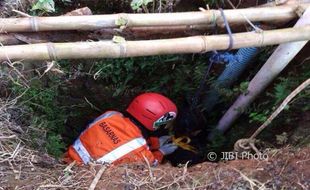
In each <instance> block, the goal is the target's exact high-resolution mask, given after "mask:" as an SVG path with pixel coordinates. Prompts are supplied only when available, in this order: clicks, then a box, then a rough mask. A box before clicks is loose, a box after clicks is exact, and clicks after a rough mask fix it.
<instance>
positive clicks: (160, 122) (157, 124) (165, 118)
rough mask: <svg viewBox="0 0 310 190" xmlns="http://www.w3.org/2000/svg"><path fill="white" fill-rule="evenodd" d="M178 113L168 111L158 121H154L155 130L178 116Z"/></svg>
mask: <svg viewBox="0 0 310 190" xmlns="http://www.w3.org/2000/svg"><path fill="white" fill-rule="evenodd" d="M176 116H177V114H176V113H175V112H167V113H166V114H165V115H163V116H161V117H160V118H159V119H158V120H157V121H155V122H154V124H153V127H154V129H155V130H157V129H159V128H161V127H163V126H165V125H167V123H169V122H170V121H172V120H174V119H175V118H176Z"/></svg>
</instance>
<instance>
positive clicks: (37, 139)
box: [12, 79, 67, 157]
mask: <svg viewBox="0 0 310 190" xmlns="http://www.w3.org/2000/svg"><path fill="white" fill-rule="evenodd" d="M54 80H55V79H54ZM54 82H55V83H56V84H57V82H58V81H57V80H55V81H54ZM57 86H58V85H55V86H51V87H47V86H43V85H42V83H41V82H40V81H38V80H37V81H36V80H34V81H33V83H32V85H31V86H30V88H26V87H23V86H19V85H13V87H12V90H13V92H14V93H15V94H23V96H21V97H20V99H19V104H20V105H23V106H24V107H26V108H27V110H28V114H29V116H30V117H31V120H30V125H31V128H33V129H36V130H40V131H46V136H45V137H42V134H37V133H35V132H33V133H32V134H29V135H31V136H32V141H33V142H32V145H33V146H37V148H42V147H41V146H43V147H44V148H45V149H46V150H47V151H48V153H50V154H51V155H53V156H56V157H58V156H60V155H61V154H62V153H63V151H64V150H65V144H64V143H62V139H61V136H60V135H59V134H62V133H63V130H64V121H65V119H66V117H67V115H66V113H65V109H64V108H63V107H61V106H57V96H58V93H57Z"/></svg>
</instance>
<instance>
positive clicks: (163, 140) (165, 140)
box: [159, 135, 171, 147]
mask: <svg viewBox="0 0 310 190" xmlns="http://www.w3.org/2000/svg"><path fill="white" fill-rule="evenodd" d="M169 142H171V136H169V135H165V136H161V137H159V147H162V146H163V145H164V144H167V143H169Z"/></svg>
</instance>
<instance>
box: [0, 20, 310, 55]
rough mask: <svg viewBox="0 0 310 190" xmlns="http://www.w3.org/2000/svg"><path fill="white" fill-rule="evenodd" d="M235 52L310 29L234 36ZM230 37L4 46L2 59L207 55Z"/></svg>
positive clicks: (302, 35) (305, 35)
mask: <svg viewBox="0 0 310 190" xmlns="http://www.w3.org/2000/svg"><path fill="white" fill-rule="evenodd" d="M232 37H233V42H234V43H233V49H239V48H243V47H260V46H267V45H274V44H281V43H287V42H294V41H307V40H310V26H309V25H307V26H303V27H294V28H288V29H279V30H270V31H264V32H261V33H256V32H246V33H237V34H233V36H232ZM228 47H229V36H228V35H214V36H194V37H186V38H175V39H162V40H143V41H125V42H123V43H115V42H113V41H99V42H76V43H42V44H31V45H16V46H2V47H0V60H7V59H9V60H59V59H84V58H120V57H137V56H151V55H163V54H184V53H203V52H207V51H213V50H225V49H227V48H228Z"/></svg>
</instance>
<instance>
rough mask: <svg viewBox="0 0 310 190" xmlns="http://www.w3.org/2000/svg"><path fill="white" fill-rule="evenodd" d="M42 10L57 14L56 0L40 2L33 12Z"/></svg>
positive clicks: (40, 0) (32, 9) (36, 4)
mask: <svg viewBox="0 0 310 190" xmlns="http://www.w3.org/2000/svg"><path fill="white" fill-rule="evenodd" d="M36 10H40V11H43V12H49V13H52V12H55V2H54V0H38V1H37V2H36V3H35V4H34V5H33V6H32V8H31V11H36Z"/></svg>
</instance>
